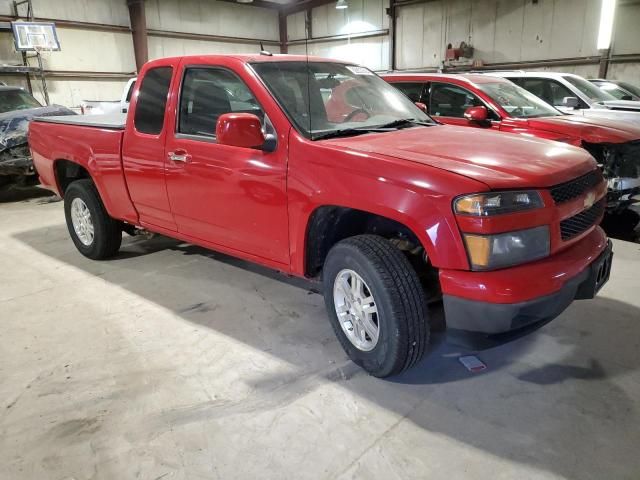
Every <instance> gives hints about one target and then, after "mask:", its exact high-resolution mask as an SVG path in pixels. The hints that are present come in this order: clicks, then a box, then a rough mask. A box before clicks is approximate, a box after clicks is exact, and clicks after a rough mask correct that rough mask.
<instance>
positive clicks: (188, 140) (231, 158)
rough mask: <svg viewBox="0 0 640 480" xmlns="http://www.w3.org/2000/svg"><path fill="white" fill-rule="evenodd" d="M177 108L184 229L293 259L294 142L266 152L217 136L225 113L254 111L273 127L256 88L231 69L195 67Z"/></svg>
mask: <svg viewBox="0 0 640 480" xmlns="http://www.w3.org/2000/svg"><path fill="white" fill-rule="evenodd" d="M176 110H177V112H176V113H177V116H176V122H175V128H174V129H173V131H172V132H169V134H168V135H167V145H166V150H165V151H166V154H167V170H166V179H167V191H168V194H169V202H170V204H171V211H172V212H173V215H174V218H175V221H176V223H177V225H178V231H179V232H181V233H184V234H186V235H189V236H191V237H194V238H197V239H201V240H204V241H206V242H210V243H214V244H218V245H221V246H224V247H227V248H229V249H233V250H236V251H239V252H244V253H246V254H250V255H254V256H257V257H261V258H264V259H267V260H270V261H272V262H277V263H282V264H283V265H288V264H289V243H288V218H287V197H286V145H278V147H277V148H276V150H275V151H274V152H263V151H262V150H258V149H251V148H240V147H233V146H228V145H219V144H218V143H217V142H216V135H215V130H216V122H217V120H218V118H219V117H220V115H222V114H224V113H229V112H245V113H253V114H255V115H257V116H258V117H259V118H260V119H261V121H262V124H263V129H264V130H266V131H267V133H271V132H269V130H273V127H272V126H271V123H270V121H269V119H268V117H267V116H266V115H265V113H264V111H263V109H262V107H261V106H260V105H259V104H258V102H257V100H256V99H255V97H254V95H253V94H252V93H251V91H250V90H249V88H248V87H247V86H246V84H245V83H244V82H243V81H242V80H241V79H240V78H239V77H238V76H237V75H236V74H235V73H233V72H232V71H230V70H228V69H224V68H216V67H210V66H187V67H185V69H184V72H183V75H182V85H181V88H180V98H178V99H177V108H176ZM274 133H275V132H274Z"/></svg>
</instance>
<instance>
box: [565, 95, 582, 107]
mask: <svg viewBox="0 0 640 480" xmlns="http://www.w3.org/2000/svg"><path fill="white" fill-rule="evenodd" d="M579 105H580V100H578V97H564V98H563V99H562V106H563V107H567V108H578V106H579Z"/></svg>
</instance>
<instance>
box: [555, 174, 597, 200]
mask: <svg viewBox="0 0 640 480" xmlns="http://www.w3.org/2000/svg"><path fill="white" fill-rule="evenodd" d="M601 181H602V172H601V171H600V170H593V171H591V172H589V173H587V174H586V175H582V176H581V177H578V178H576V179H574V180H571V181H570V182H566V183H561V184H560V185H556V186H555V187H551V196H552V197H553V201H554V202H556V204H558V203H564V202H568V201H569V200H573V199H574V198H576V197H579V196H580V195H582V194H583V193H584V192H586V191H587V190H590V189H592V188H593V187H595V186H596V185H598V183H600V182H601Z"/></svg>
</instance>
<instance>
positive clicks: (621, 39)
mask: <svg viewBox="0 0 640 480" xmlns="http://www.w3.org/2000/svg"><path fill="white" fill-rule="evenodd" d="M11 4H12V2H11V0H0V15H11V14H12V13H13V12H12V8H11ZM33 5H34V11H35V15H36V17H39V18H52V19H58V20H68V21H74V22H90V23H95V24H99V25H102V26H112V27H113V28H111V29H107V30H105V29H104V28H103V29H92V28H87V27H84V28H79V27H74V26H68V25H67V26H63V25H58V35H59V38H60V42H61V44H62V51H61V52H53V53H51V54H49V55H46V57H45V68H47V69H48V70H53V71H57V72H70V71H75V72H94V74H93V75H85V76H83V75H81V74H79V73H78V74H77V75H75V76H73V77H61V76H52V77H51V78H49V80H48V86H49V91H50V97H51V100H52V102H57V103H61V104H65V105H69V106H72V107H77V106H78V105H79V104H80V102H81V101H82V100H85V99H88V100H92V99H101V100H116V99H118V98H119V97H120V94H121V91H122V88H123V86H124V84H125V82H126V80H127V77H128V76H129V75H131V74H132V73H133V72H134V70H135V61H134V53H133V43H132V40H131V33H130V31H129V29H130V26H129V13H128V9H127V6H126V0H55V1H54V0H33ZM388 7H389V0H349V8H348V9H346V10H337V9H336V8H335V5H334V4H333V3H330V4H327V5H324V6H321V7H317V8H314V9H313V10H312V11H311V17H310V18H311V22H310V27H311V32H312V38H311V40H310V41H309V42H308V44H307V45H305V42H304V39H305V36H306V32H307V28H306V22H307V17H306V15H307V14H306V12H300V13H296V14H293V15H290V16H288V17H287V31H288V37H287V40H288V42H289V46H288V50H289V52H290V53H305V52H306V51H308V52H309V54H312V55H321V56H325V57H334V58H341V59H346V60H351V61H354V62H358V63H363V64H365V65H367V66H369V67H370V68H372V69H375V70H386V69H388V68H389V65H390V58H389V57H390V54H389V35H388V31H389V17H388V15H387V13H386V9H387V8H388ZM599 12H600V0H538V1H536V2H534V0H433V1H427V2H423V3H416V4H413V5H408V6H402V7H397V26H396V49H395V51H396V66H397V68H400V69H420V68H429V67H432V68H433V67H437V66H439V65H440V64H441V62H442V59H443V56H444V52H445V48H446V45H447V44H448V43H452V44H454V45H457V44H459V43H460V42H461V41H466V42H467V43H471V44H472V45H473V46H474V47H475V49H476V58H480V59H482V60H484V61H485V62H489V63H496V62H498V63H502V62H523V61H535V60H547V59H564V58H575V57H586V56H597V55H598V52H597V50H596V36H597V31H598V20H599ZM146 16H147V24H148V28H149V29H150V31H149V38H148V43H149V56H150V58H158V57H163V56H170V55H185V54H198V53H240V52H255V51H256V50H257V49H258V43H259V41H260V40H264V41H266V42H267V44H266V45H265V46H266V48H268V49H269V50H271V51H274V52H278V51H279V45H278V41H279V31H278V14H277V12H276V11H275V10H273V9H266V8H257V7H253V6H243V5H238V4H233V3H226V2H220V1H215V0H181V1H176V0H147V1H146ZM639 24H640V2H639V1H635V0H633V1H630V0H619V6H618V12H617V15H616V27H615V29H614V31H615V39H614V45H613V54H614V55H615V56H617V57H620V55H636V58H637V56H638V55H640V33H638V25H639ZM231 37H236V38H235V39H233V38H231ZM237 37H241V38H237ZM624 60H625V61H624V62H622V61H620V60H617V61H615V62H614V63H612V64H611V66H610V68H609V77H610V78H619V79H625V80H628V81H632V82H639V81H640V80H639V79H640V62H637V61H633V60H634V59H624ZM626 60H629V61H626ZM0 63H20V56H19V55H18V54H16V52H14V51H13V40H12V37H11V34H10V33H6V32H4V33H0ZM553 68H554V69H555V70H563V71H569V72H576V73H579V74H581V75H585V76H588V77H591V76H596V75H597V73H598V65H597V64H595V63H594V64H590V65H577V66H555V67H553ZM1 79H2V80H3V81H7V83H12V84H23V85H24V80H23V77H16V76H11V77H8V76H5V77H3V78H1ZM33 85H34V88H35V89H36V95H37V96H40V97H41V95H38V93H37V90H38V89H39V83H38V82H36V81H34V82H33Z"/></svg>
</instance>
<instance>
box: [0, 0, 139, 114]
mask: <svg viewBox="0 0 640 480" xmlns="http://www.w3.org/2000/svg"><path fill="white" fill-rule="evenodd" d="M32 2H33V9H34V12H35V15H36V17H39V18H55V19H60V20H72V21H80V22H91V23H98V24H103V25H117V26H120V27H124V28H126V29H128V28H129V12H128V9H127V5H126V2H125V1H124V0H55V1H53V0H32ZM12 4H13V2H11V1H10V0H2V1H0V14H2V15H12V14H13V7H12ZM24 11H25V10H24V9H21V12H24ZM57 32H58V38H59V40H60V44H61V46H62V51H61V52H51V53H47V54H45V55H44V57H43V61H44V67H45V69H47V70H57V71H64V72H68V71H87V72H101V73H104V74H120V75H119V76H120V77H121V78H115V79H114V78H107V75H105V76H104V77H103V78H82V77H72V78H62V77H51V78H49V79H48V80H47V87H48V90H49V96H50V99H51V102H52V103H59V104H63V105H67V106H73V107H77V106H79V105H80V102H81V101H82V100H85V99H87V100H91V99H96V98H98V99H105V100H110V99H117V98H119V97H120V95H121V93H122V89H123V88H124V85H125V84H126V81H127V78H126V77H125V76H124V75H123V74H124V73H127V72H129V73H131V72H133V71H134V70H135V62H134V59H133V44H132V42H131V33H129V32H127V31H126V30H125V31H109V32H107V31H92V30H88V29H84V28H83V29H79V28H69V27H60V26H58V28H57ZM21 61H22V59H21V57H20V55H19V54H17V53H16V52H15V51H14V48H13V36H12V35H11V33H6V32H3V33H2V34H0V63H6V64H19V63H21ZM33 64H34V65H35V63H33ZM2 81H4V82H6V83H8V84H12V85H22V86H26V82H25V80H24V77H22V76H19V77H18V76H4V78H2ZM32 85H33V88H34V94H35V95H36V97H37V98H39V99H40V100H42V99H43V97H42V93H41V86H40V82H39V81H36V80H33V81H32Z"/></svg>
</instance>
